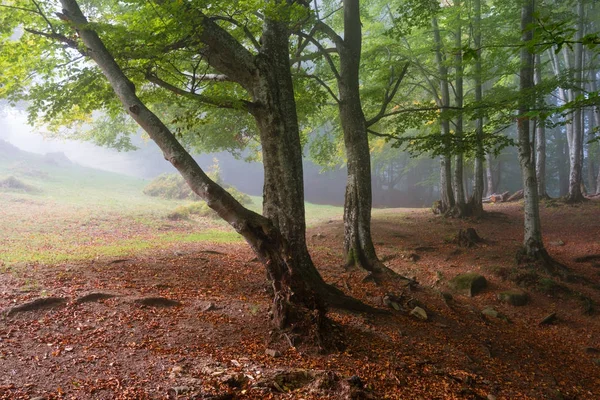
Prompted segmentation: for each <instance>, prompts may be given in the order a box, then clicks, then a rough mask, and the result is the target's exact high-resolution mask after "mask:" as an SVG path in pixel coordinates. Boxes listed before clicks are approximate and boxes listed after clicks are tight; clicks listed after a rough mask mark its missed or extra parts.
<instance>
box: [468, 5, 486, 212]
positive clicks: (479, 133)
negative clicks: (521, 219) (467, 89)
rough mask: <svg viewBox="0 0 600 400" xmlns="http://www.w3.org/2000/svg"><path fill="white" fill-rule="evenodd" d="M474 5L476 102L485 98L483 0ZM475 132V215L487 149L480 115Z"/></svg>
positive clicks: (471, 204)
mask: <svg viewBox="0 0 600 400" xmlns="http://www.w3.org/2000/svg"><path fill="white" fill-rule="evenodd" d="M473 6H474V10H473V12H474V14H475V15H474V26H473V28H474V32H473V34H474V37H473V39H474V44H475V48H476V49H477V58H476V59H475V102H476V103H479V102H481V101H482V100H483V84H482V77H481V55H482V51H481V0H475V1H474V3H473ZM475 134H476V137H477V149H476V152H475V185H474V188H473V195H472V196H471V199H470V201H469V207H470V208H471V210H472V213H473V214H474V215H481V214H483V203H482V198H483V189H484V188H483V186H484V182H483V164H484V158H485V151H484V150H483V117H482V116H481V115H479V116H478V117H477V120H476V121H475Z"/></svg>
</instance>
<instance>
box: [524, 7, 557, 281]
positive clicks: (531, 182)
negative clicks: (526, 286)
mask: <svg viewBox="0 0 600 400" xmlns="http://www.w3.org/2000/svg"><path fill="white" fill-rule="evenodd" d="M534 4H535V0H525V1H523V6H522V8H521V32H522V34H521V41H522V46H521V50H520V60H521V68H520V72H519V75H520V76H519V89H520V96H519V117H518V118H517V133H518V140H519V163H520V165H521V174H522V178H523V197H524V205H523V213H524V235H523V247H522V250H521V252H520V254H519V256H518V261H524V260H527V259H531V260H536V261H542V262H543V264H544V267H545V268H546V270H548V271H549V272H551V273H562V272H564V270H565V269H566V267H564V266H563V265H561V264H559V263H557V262H555V261H554V260H552V259H551V258H550V256H549V255H548V252H547V251H546V249H545V248H544V243H543V241H542V228H541V221H540V210H539V197H538V187H537V180H536V174H535V164H534V160H533V159H532V154H533V153H532V149H531V140H530V137H529V135H530V132H529V128H530V126H529V117H527V115H526V114H527V112H528V111H529V107H530V105H531V104H535V98H534V97H533V96H532V89H533V87H534V85H533V72H534V71H533V55H532V54H531V53H530V52H529V48H528V46H527V45H526V44H527V43H528V42H530V41H531V40H532V39H533V28H532V26H533V13H534Z"/></svg>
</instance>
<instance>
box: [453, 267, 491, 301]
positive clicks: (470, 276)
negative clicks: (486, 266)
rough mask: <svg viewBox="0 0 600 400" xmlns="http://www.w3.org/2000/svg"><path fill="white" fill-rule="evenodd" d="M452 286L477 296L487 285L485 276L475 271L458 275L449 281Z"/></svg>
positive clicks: (454, 288)
mask: <svg viewBox="0 0 600 400" xmlns="http://www.w3.org/2000/svg"><path fill="white" fill-rule="evenodd" d="M448 284H449V286H450V288H452V289H453V290H456V291H459V292H466V293H467V294H468V295H469V296H471V297H472V296H475V295H476V294H478V293H480V292H481V291H483V290H484V289H485V288H486V287H487V280H486V279H485V277H484V276H482V275H479V274H477V273H474V272H467V273H465V274H459V275H456V276H455V277H454V278H452V279H451V280H450V282H449V283H448Z"/></svg>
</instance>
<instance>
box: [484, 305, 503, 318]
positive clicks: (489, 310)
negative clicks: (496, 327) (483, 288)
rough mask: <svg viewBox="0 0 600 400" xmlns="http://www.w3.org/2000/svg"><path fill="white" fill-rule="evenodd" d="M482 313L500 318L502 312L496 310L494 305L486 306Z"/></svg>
mask: <svg viewBox="0 0 600 400" xmlns="http://www.w3.org/2000/svg"><path fill="white" fill-rule="evenodd" d="M481 313H482V314H483V315H485V316H486V317H492V318H498V317H499V316H500V313H499V312H498V311H496V310H494V309H493V308H492V307H486V308H484V309H483V310H481Z"/></svg>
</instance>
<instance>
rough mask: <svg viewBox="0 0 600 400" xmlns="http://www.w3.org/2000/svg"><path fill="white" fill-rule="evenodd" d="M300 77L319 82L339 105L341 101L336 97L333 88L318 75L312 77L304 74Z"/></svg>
mask: <svg viewBox="0 0 600 400" xmlns="http://www.w3.org/2000/svg"><path fill="white" fill-rule="evenodd" d="M300 76H303V77H305V78H311V79H314V80H315V81H317V82H319V84H320V85H321V86H323V87H324V88H325V90H327V91H328V92H329V94H330V95H331V97H333V99H334V100H335V102H336V103H338V104H339V102H340V99H338V97H337V96H336V95H335V93H334V92H333V90H331V88H330V87H329V85H327V83H325V82H324V81H323V80H322V79H321V78H319V77H318V76H316V75H311V74H302V75H300Z"/></svg>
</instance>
